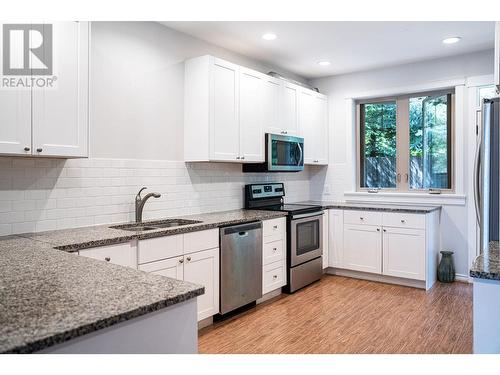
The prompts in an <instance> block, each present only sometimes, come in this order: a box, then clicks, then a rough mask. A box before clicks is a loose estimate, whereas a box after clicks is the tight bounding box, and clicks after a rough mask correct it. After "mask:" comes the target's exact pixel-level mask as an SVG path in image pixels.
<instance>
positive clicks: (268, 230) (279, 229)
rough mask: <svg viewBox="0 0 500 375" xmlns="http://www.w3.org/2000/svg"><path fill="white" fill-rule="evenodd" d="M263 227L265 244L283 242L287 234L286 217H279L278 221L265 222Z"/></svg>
mask: <svg viewBox="0 0 500 375" xmlns="http://www.w3.org/2000/svg"><path fill="white" fill-rule="evenodd" d="M262 227H263V229H262V232H263V236H264V242H271V241H277V240H282V239H284V237H285V233H286V219H285V218H284V217H279V218H277V219H271V220H264V221H263V222H262ZM266 237H268V238H266ZM270 237H272V238H270Z"/></svg>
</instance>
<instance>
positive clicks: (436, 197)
mask: <svg viewBox="0 0 500 375" xmlns="http://www.w3.org/2000/svg"><path fill="white" fill-rule="evenodd" d="M344 199H345V200H346V201H347V202H360V203H361V202H362V203H374V202H376V203H384V204H409V205H422V206H423V205H443V206H465V203H466V200H467V197H466V196H465V195H460V194H429V193H392V192H391V193H389V192H381V191H379V192H378V193H368V192H365V191H349V192H344Z"/></svg>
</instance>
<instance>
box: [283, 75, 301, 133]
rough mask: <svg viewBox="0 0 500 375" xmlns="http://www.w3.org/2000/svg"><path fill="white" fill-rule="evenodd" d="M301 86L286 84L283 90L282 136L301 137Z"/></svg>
mask: <svg viewBox="0 0 500 375" xmlns="http://www.w3.org/2000/svg"><path fill="white" fill-rule="evenodd" d="M300 90H301V88H300V86H297V85H294V84H293V83H289V82H284V83H283V89H282V109H281V129H282V130H281V131H280V133H281V134H288V135H299V93H300Z"/></svg>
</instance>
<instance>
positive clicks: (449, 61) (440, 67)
mask: <svg viewBox="0 0 500 375" xmlns="http://www.w3.org/2000/svg"><path fill="white" fill-rule="evenodd" d="M492 72H493V51H483V52H478V53H473V54H467V55H462V56H454V57H448V58H443V59H436V60H431V61H425V62H419V63H413V64H406V65H400V66H395V67H389V68H384V69H377V70H372V71H366V72H360V73H353V74H346V75H340V76H334V77H326V78H321V79H315V80H313V81H312V84H313V85H314V86H316V87H318V88H319V89H320V91H321V92H322V93H324V94H326V95H328V100H329V121H330V161H329V163H330V165H329V166H328V168H327V169H318V170H312V171H311V173H312V176H311V195H312V197H313V198H315V199H328V200H344V199H345V197H344V193H345V192H349V191H352V190H353V188H354V186H353V184H352V182H353V180H354V173H355V170H354V169H353V168H352V167H351V166H350V165H351V164H350V158H351V153H352V151H353V149H354V148H353V147H355V145H354V144H353V143H352V137H351V134H352V131H353V128H352V126H353V124H352V122H351V121H349V114H348V113H347V111H348V109H347V106H346V98H349V97H352V96H353V95H357V94H361V93H364V92H370V91H377V90H384V89H389V88H394V89H395V90H397V88H398V87H405V86H415V85H425V84H431V83H432V82H436V81H443V80H453V79H459V78H461V79H463V78H466V77H470V76H478V75H485V74H491V73H492ZM465 103H468V101H467V100H465ZM468 119H469V117H468V116H467V115H466V116H465V120H466V121H467V120H468ZM464 125H465V126H466V127H469V126H474V124H471V123H469V122H466V123H465V124H464ZM464 143H465V144H467V141H465V142H464ZM457 152H461V153H465V152H466V150H465V149H464V150H457ZM457 168H461V169H462V171H463V173H464V176H468V171H464V168H465V166H463V165H457ZM469 175H470V174H469ZM466 193H467V192H466ZM424 203H425V201H424ZM441 238H442V247H443V249H449V250H452V251H455V263H456V269H457V274H461V275H464V276H465V275H467V274H468V269H469V264H468V249H467V208H466V206H465V205H462V206H455V205H453V206H451V205H449V206H444V208H443V211H442V215H441Z"/></svg>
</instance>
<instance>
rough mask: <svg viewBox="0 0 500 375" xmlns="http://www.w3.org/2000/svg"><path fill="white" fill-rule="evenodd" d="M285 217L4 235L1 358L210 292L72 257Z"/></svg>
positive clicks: (221, 215) (227, 216) (240, 214)
mask: <svg viewBox="0 0 500 375" xmlns="http://www.w3.org/2000/svg"><path fill="white" fill-rule="evenodd" d="M284 215H285V214H284V213H281V212H272V211H257V210H255V211H254V210H251V211H250V210H249V211H246V210H234V211H225V212H216V213H210V214H200V215H189V216H183V217H182V219H190V220H199V221H202V223H198V224H191V225H186V226H182V227H173V228H168V229H157V230H153V231H144V232H130V231H124V230H119V229H111V228H109V225H103V226H95V227H87V228H77V229H67V230H59V231H50V232H41V233H31V234H21V235H16V236H4V237H0V353H31V352H35V351H38V350H41V349H43V348H46V347H49V346H52V345H55V344H58V343H61V342H64V341H67V340H70V339H72V338H75V337H78V336H81V335H84V334H87V333H90V332H93V331H96V330H99V329H102V328H105V327H109V326H111V325H113V324H116V323H120V322H122V321H125V320H129V319H132V318H135V317H138V316H141V315H144V314H147V313H149V312H152V311H156V310H159V309H162V308H165V307H168V306H171V305H174V304H176V303H180V302H183V301H186V300H188V299H191V298H195V297H197V296H199V295H201V294H203V293H204V288H203V287H201V286H199V285H194V284H191V283H188V282H185V281H180V280H175V279H171V278H167V277H164V276H159V275H154V274H150V273H145V272H142V271H138V270H136V269H133V268H128V267H123V266H118V265H114V264H111V263H106V262H102V261H98V260H95V259H91V258H87V257H80V256H76V255H74V254H71V252H75V251H78V250H79V249H85V248H89V247H96V246H105V245H109V244H115V243H120V242H126V241H129V240H131V239H145V238H152V237H160V236H168V235H173V234H179V233H186V232H193V231H199V230H205V229H211V228H217V227H221V226H226V225H231V224H238V223H245V222H251V221H257V220H266V219H271V218H274V217H280V216H284ZM61 250H66V251H61Z"/></svg>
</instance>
